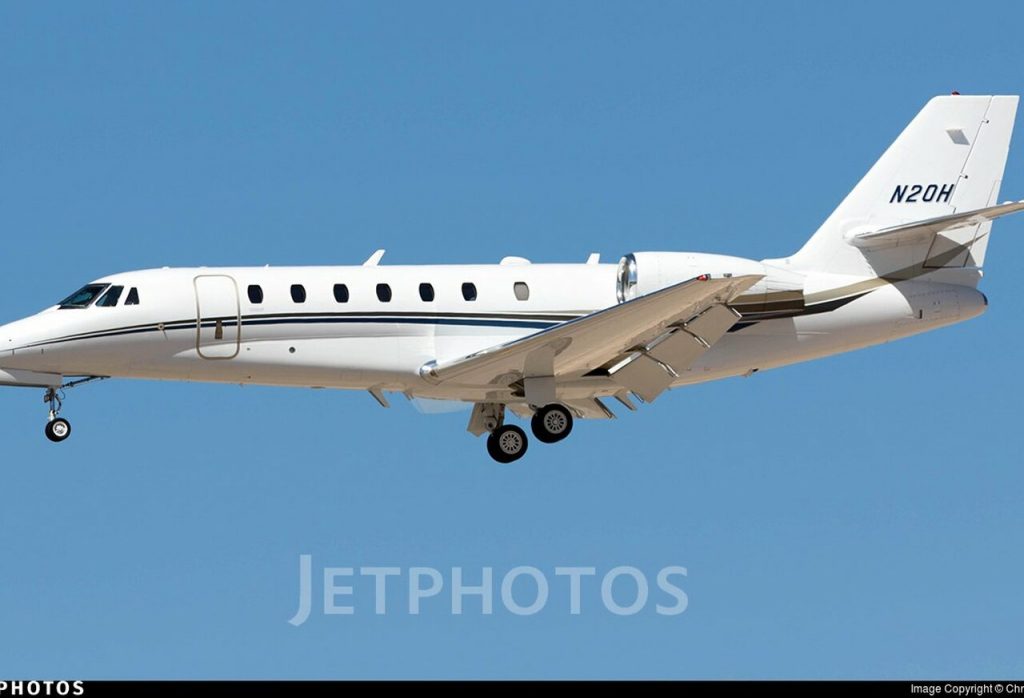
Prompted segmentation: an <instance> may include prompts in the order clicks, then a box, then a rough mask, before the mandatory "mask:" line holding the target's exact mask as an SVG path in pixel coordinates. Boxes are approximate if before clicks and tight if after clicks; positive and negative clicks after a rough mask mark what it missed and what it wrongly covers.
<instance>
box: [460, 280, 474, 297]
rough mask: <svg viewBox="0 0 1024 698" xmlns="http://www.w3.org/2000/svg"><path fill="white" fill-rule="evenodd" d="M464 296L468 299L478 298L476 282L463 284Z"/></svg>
mask: <svg viewBox="0 0 1024 698" xmlns="http://www.w3.org/2000/svg"><path fill="white" fill-rule="evenodd" d="M462 297H463V298H465V299H466V300H467V301H475V300H476V284H471V283H464V284H462Z"/></svg>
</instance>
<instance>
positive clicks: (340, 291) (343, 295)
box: [334, 284, 348, 303]
mask: <svg viewBox="0 0 1024 698" xmlns="http://www.w3.org/2000/svg"><path fill="white" fill-rule="evenodd" d="M334 300H336V301H338V302H339V303H348V286H346V285H345V284H334Z"/></svg>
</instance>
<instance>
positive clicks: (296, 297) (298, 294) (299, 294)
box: [292, 284, 306, 303]
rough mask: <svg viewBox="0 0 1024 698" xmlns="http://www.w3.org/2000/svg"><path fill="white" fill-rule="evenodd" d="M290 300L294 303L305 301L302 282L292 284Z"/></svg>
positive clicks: (304, 289)
mask: <svg viewBox="0 0 1024 698" xmlns="http://www.w3.org/2000/svg"><path fill="white" fill-rule="evenodd" d="M292 300H293V301H295V302H296V303H305V302H306V287H305V286H303V285H302V284H292Z"/></svg>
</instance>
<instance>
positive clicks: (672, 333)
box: [420, 276, 763, 404]
mask: <svg viewBox="0 0 1024 698" xmlns="http://www.w3.org/2000/svg"><path fill="white" fill-rule="evenodd" d="M762 278H763V277H761V276H737V277H731V278H708V277H706V276H704V277H698V278H696V279H691V280H689V281H684V282H683V283H680V284H676V285H674V286H669V287H668V288H664V289H662V290H660V291H656V292H654V293H650V294H648V295H646V296H641V297H640V298H636V299H634V300H631V301H628V302H626V303H621V304H619V305H615V306H612V307H610V308H606V309H604V310H599V311H597V312H595V313H591V314H590V315H585V316H583V317H581V318H577V319H575V320H570V321H568V322H564V323H562V324H560V325H556V326H555V327H552V328H549V329H546V330H542V331H540V332H537V333H536V334H532V335H529V336H527V337H523V338H521V339H517V340H515V341H513V342H509V343H506V344H499V345H497V346H494V347H491V348H489V349H485V350H483V351H480V352H477V353H475V354H470V355H469V356H465V357H462V358H459V359H455V360H452V361H442V362H430V363H428V364H425V365H424V366H423V367H422V368H421V369H420V373H421V374H422V376H423V377H424V378H425V379H426V380H428V381H431V382H433V383H435V384H441V383H450V384H461V385H492V384H493V385H501V384H504V385H508V384H510V383H513V382H515V381H517V380H520V379H525V380H527V381H529V380H530V379H533V378H536V379H537V381H536V386H537V387H536V390H537V391H538V394H539V392H541V391H542V392H545V393H547V394H548V395H549V396H550V398H551V399H550V400H547V401H553V393H554V383H555V382H556V381H557V380H558V379H560V378H566V377H569V376H582V375H585V374H587V373H590V372H593V371H598V372H601V373H602V374H604V375H608V376H610V377H611V378H612V379H613V380H615V381H617V382H619V383H620V384H621V385H623V386H624V387H626V388H628V389H630V390H634V391H635V392H637V394H639V395H640V396H641V397H642V398H644V399H645V400H650V399H653V398H654V397H656V396H657V395H658V394H659V393H660V392H661V391H662V390H664V389H665V388H667V387H668V386H669V385H670V384H671V382H672V381H673V380H674V379H675V376H674V372H678V371H681V370H685V369H686V368H687V367H688V365H689V363H692V361H693V360H694V359H695V358H696V357H697V356H700V354H702V353H703V352H704V351H706V350H707V349H708V348H709V347H710V346H711V345H712V344H714V342H715V341H717V340H718V339H719V338H720V337H721V336H722V335H723V334H725V332H726V331H728V329H729V327H731V326H732V325H733V323H735V322H736V320H737V319H738V318H739V315H738V314H737V313H736V312H735V311H733V310H732V309H730V308H728V307H727V306H726V304H727V303H729V302H730V301H731V300H733V299H734V298H736V296H738V295H740V294H741V293H743V292H744V291H746V290H747V289H748V288H750V287H751V286H753V285H754V284H756V283H757V282H758V281H760V280H761V279H762ZM701 333H705V334H707V336H704V335H703V334H701ZM709 340H710V341H709ZM688 362H689V363H688ZM655 370H659V371H661V375H660V376H658V375H656V374H655V373H654V371H655ZM658 385H660V386H662V387H661V388H660V389H658V388H657V387H656V386H658ZM525 389H526V392H527V393H530V391H531V387H530V386H529V385H527V386H526V388H525ZM526 399H527V401H528V402H530V403H532V404H546V402H545V401H543V400H532V399H531V396H530V395H529V394H527V396H526Z"/></svg>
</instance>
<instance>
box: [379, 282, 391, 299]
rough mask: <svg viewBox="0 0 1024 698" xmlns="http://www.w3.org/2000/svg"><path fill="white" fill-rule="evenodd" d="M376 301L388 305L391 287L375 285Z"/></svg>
mask: <svg viewBox="0 0 1024 698" xmlns="http://www.w3.org/2000/svg"><path fill="white" fill-rule="evenodd" d="M377 300H379V301H380V302H381V303H390V302H391V287H390V286H388V285H387V284H377Z"/></svg>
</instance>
